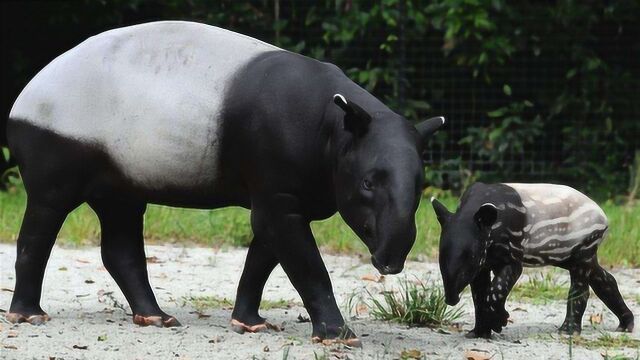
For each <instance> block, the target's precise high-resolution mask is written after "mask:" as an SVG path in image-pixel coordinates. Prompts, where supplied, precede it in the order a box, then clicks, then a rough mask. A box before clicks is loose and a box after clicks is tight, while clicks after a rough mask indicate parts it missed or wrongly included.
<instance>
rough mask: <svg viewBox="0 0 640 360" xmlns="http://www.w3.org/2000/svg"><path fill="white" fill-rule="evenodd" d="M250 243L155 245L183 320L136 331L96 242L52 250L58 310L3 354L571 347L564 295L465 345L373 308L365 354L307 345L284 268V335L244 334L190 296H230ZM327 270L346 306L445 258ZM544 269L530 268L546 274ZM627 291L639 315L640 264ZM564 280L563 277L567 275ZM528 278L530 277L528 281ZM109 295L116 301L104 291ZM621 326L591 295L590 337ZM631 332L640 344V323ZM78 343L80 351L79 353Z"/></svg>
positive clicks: (589, 354)
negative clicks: (386, 318) (389, 269)
mask: <svg viewBox="0 0 640 360" xmlns="http://www.w3.org/2000/svg"><path fill="white" fill-rule="evenodd" d="M245 254H246V250H244V249H233V250H228V251H215V250H211V249H205V248H182V247H176V246H147V256H150V257H151V256H155V257H156V258H157V260H158V261H157V262H154V263H150V264H149V273H150V276H151V283H152V286H153V287H154V289H155V292H156V295H157V297H158V301H159V302H160V305H161V307H162V308H163V309H164V310H165V311H166V312H167V313H169V314H172V315H174V316H176V317H177V318H178V320H180V321H181V322H182V324H183V326H182V327H180V328H173V329H166V328H165V329H160V328H155V327H146V328H143V327H138V326H136V325H134V324H133V323H132V322H131V317H130V316H129V315H127V313H128V312H129V308H128V306H127V305H126V302H125V301H124V297H123V296H122V294H121V293H120V291H119V289H118V288H117V286H116V285H115V282H114V281H113V280H112V279H111V278H110V276H109V274H108V273H107V271H106V270H105V269H104V267H103V266H102V263H101V261H100V251H99V249H98V248H82V249H65V248H60V247H56V248H54V251H53V254H52V256H51V259H50V261H49V265H48V267H47V273H46V277H45V284H44V291H43V301H42V306H43V308H44V309H45V310H46V311H48V313H49V315H50V316H51V317H52V319H51V321H49V322H48V323H47V324H45V325H43V326H32V325H28V324H20V325H13V324H10V323H8V322H7V321H6V320H4V317H3V316H2V320H0V342H1V345H0V358H2V359H31V358H34V359H51V358H55V359H98V358H100V359H116V358H123V359H158V358H164V359H167V358H178V359H200V358H216V359H223V358H224V359H226V358H229V359H232V358H233V359H247V358H249V359H251V358H256V359H263V358H264V359H283V355H285V354H284V352H287V351H288V354H289V358H290V359H309V358H311V359H313V358H314V354H315V355H317V356H318V357H319V358H323V357H324V358H326V359H347V358H348V359H354V358H356V359H359V358H372V359H387V358H389V359H394V358H400V354H401V352H402V351H408V350H418V351H419V352H420V354H421V356H424V357H426V358H428V359H463V358H465V352H466V351H469V350H473V351H477V352H480V353H481V354H482V353H484V354H485V355H488V356H493V359H521V358H532V359H568V358H569V350H570V349H569V346H568V345H566V344H565V343H563V342H561V341H560V340H559V336H558V335H556V329H557V327H558V326H559V325H560V324H561V322H562V320H563V318H564V314H565V303H564V301H558V302H553V303H551V304H547V305H533V304H530V303H517V302H514V301H509V302H508V303H507V310H508V311H509V312H510V313H511V318H512V320H513V323H512V324H510V325H509V326H507V327H506V328H505V329H504V331H503V333H502V334H500V335H494V339H493V340H489V341H487V340H481V339H479V340H467V339H465V338H464V337H463V333H459V332H452V333H450V334H447V333H441V332H438V331H434V330H430V329H427V328H408V327H406V326H402V325H397V324H392V323H384V322H380V321H375V320H372V319H370V318H369V317H368V316H367V315H366V314H364V315H361V316H360V317H359V318H358V319H352V320H350V321H349V322H350V324H351V327H352V328H353V330H354V331H355V332H356V333H357V334H359V335H360V336H361V339H362V341H363V345H364V347H363V349H349V348H345V347H344V346H332V347H326V346H322V345H318V344H311V341H310V335H311V325H310V324H309V323H298V322H297V321H296V318H297V317H298V315H299V314H302V315H306V312H305V310H304V308H303V307H301V306H300V305H299V304H301V301H300V298H299V296H298V295H297V293H296V292H295V290H294V289H293V287H292V286H291V284H290V283H289V281H288V279H287V278H286V276H285V274H284V273H283V271H282V270H281V269H280V268H277V269H276V271H275V272H274V273H273V274H272V276H271V278H270V280H269V282H268V284H267V287H266V289H265V293H264V296H265V298H267V299H270V300H281V299H285V300H288V301H291V302H292V303H294V304H297V305H294V306H292V307H291V308H289V309H272V310H268V311H263V312H262V315H263V316H266V317H267V318H268V319H269V320H270V321H271V322H273V323H277V324H282V323H284V326H285V329H284V331H282V332H277V333H276V332H270V333H260V334H244V335H239V334H236V333H234V332H232V331H231V330H230V328H229V326H228V323H229V320H230V316H231V310H230V309H212V310H207V311H205V313H206V314H207V315H210V317H202V318H199V317H198V315H197V314H196V313H194V308H193V306H192V304H191V303H190V302H188V301H185V298H188V297H190V296H216V297H221V298H224V297H226V298H228V299H232V300H233V298H234V297H235V290H236V286H237V283H238V280H239V277H240V273H241V270H242V265H243V263H244V257H245ZM324 259H325V262H326V264H327V267H328V268H329V269H330V271H331V277H332V280H333V286H334V290H335V293H336V297H337V299H338V303H339V304H340V305H345V306H343V307H346V302H347V300H348V299H349V298H350V296H351V295H352V294H354V292H357V291H361V290H362V289H364V288H365V287H366V288H367V289H369V290H370V291H371V292H373V293H376V292H378V291H379V290H380V289H381V288H382V286H386V287H387V288H390V287H393V286H395V285H394V283H395V282H396V281H397V280H398V279H403V278H404V277H405V276H406V277H408V278H409V279H420V280H425V281H428V280H429V279H431V280H433V281H439V278H440V276H439V273H438V267H437V264H433V263H420V262H409V263H408V264H407V267H406V268H405V271H404V272H403V274H402V275H399V276H394V277H387V279H386V280H385V282H384V285H383V284H380V283H375V282H372V281H365V280H362V279H361V278H362V276H364V275H374V274H376V272H375V270H374V268H373V267H372V266H371V265H370V264H369V263H365V262H362V261H361V260H359V259H358V258H356V257H347V256H332V255H325V256H324ZM14 260H15V245H14V244H0V272H1V273H0V287H1V288H2V290H1V291H0V309H1V310H2V312H5V311H7V310H8V308H9V303H10V301H11V295H12V292H11V289H13V286H14V279H15V278H14V277H15V272H14V270H13V263H14ZM539 271H540V270H534V272H539ZM613 274H614V276H615V277H616V279H617V280H618V283H619V284H620V286H621V291H622V293H623V295H624V296H625V299H626V300H627V302H628V304H629V305H630V307H631V308H632V309H633V311H634V313H635V314H636V317H638V315H639V314H640V305H639V304H638V302H637V301H638V299H639V298H640V270H639V269H636V270H616V271H613ZM558 276H563V277H565V278H566V274H565V273H564V272H559V273H558ZM521 281H522V280H521ZM111 291H112V292H113V298H109V296H104V295H102V296H100V295H99V294H100V293H102V292H111ZM113 299H115V300H116V301H117V302H119V303H122V304H125V309H126V312H127V313H125V311H123V310H122V309H120V308H118V307H116V306H114V302H113ZM462 304H463V306H464V309H465V310H466V315H465V316H464V317H463V319H462V325H463V328H464V330H465V331H466V330H469V329H470V328H471V327H472V325H473V324H472V323H473V306H472V303H471V299H470V295H469V294H468V293H466V294H465V295H464V297H463V301H462ZM598 313H602V314H603V315H604V321H603V322H602V324H601V325H598V326H597V327H593V326H591V325H589V322H588V318H589V316H590V315H592V314H598ZM616 326H617V319H616V318H615V317H614V316H613V314H612V313H611V312H609V311H608V310H607V309H606V307H605V306H604V304H602V302H601V301H599V300H598V299H596V298H595V296H592V297H591V300H590V301H589V305H588V308H587V312H586V313H585V319H584V331H583V336H584V337H587V338H597V337H599V336H602V335H603V334H611V335H613V336H618V333H613V332H610V330H613V329H615V327H616ZM631 336H632V337H633V338H635V339H639V338H640V335H639V332H638V330H636V331H635V332H634V333H633V334H631ZM74 347H75V348H74ZM572 351H573V358H574V359H603V355H604V354H609V355H618V354H626V355H628V356H631V357H633V358H636V357H637V356H640V355H638V354H639V352H640V350H638V349H637V348H636V349H633V348H624V349H591V350H589V349H586V348H582V347H575V346H574V347H573V349H572Z"/></svg>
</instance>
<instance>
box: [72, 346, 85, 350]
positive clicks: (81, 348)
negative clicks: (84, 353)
mask: <svg viewBox="0 0 640 360" xmlns="http://www.w3.org/2000/svg"><path fill="white" fill-rule="evenodd" d="M73 348H74V349H78V350H87V349H88V348H89V347H88V346H87V345H73Z"/></svg>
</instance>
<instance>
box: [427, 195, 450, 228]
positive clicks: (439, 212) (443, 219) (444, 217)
mask: <svg viewBox="0 0 640 360" xmlns="http://www.w3.org/2000/svg"><path fill="white" fill-rule="evenodd" d="M431 206H433V210H434V211H435V212H436V216H437V217H438V222H439V223H440V225H441V226H444V225H445V224H446V223H447V221H449V218H450V217H451V215H452V213H451V212H450V211H449V210H447V207H446V206H444V205H442V203H441V202H440V201H438V200H436V198H434V197H432V198H431Z"/></svg>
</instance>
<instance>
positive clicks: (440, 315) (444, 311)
mask: <svg viewBox="0 0 640 360" xmlns="http://www.w3.org/2000/svg"><path fill="white" fill-rule="evenodd" d="M381 295H382V296H381V297H380V296H376V295H374V294H371V293H370V292H369V291H368V290H365V294H364V297H362V296H360V297H359V299H358V301H359V303H361V304H364V305H365V306H366V307H368V309H369V314H370V315H371V316H372V317H373V318H374V319H377V320H384V321H393V322H397V323H401V324H405V325H409V326H427V327H431V328H438V327H443V326H447V325H452V324H453V323H454V322H455V321H456V320H458V319H460V317H461V316H462V315H463V314H464V312H463V310H462V308H461V307H455V308H450V307H448V306H447V304H446V303H445V301H444V294H443V292H442V290H441V287H440V286H436V285H426V284H424V283H422V282H417V283H416V282H412V281H409V280H406V279H405V280H403V281H401V282H400V287H399V289H390V290H386V289H385V290H383V291H382V293H381ZM356 297H357V295H354V296H353V297H352V301H351V302H352V303H353V299H355V298H356ZM350 307H351V306H350Z"/></svg>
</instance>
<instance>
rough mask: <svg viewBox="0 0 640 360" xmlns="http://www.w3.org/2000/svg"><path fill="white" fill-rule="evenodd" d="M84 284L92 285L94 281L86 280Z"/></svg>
mask: <svg viewBox="0 0 640 360" xmlns="http://www.w3.org/2000/svg"><path fill="white" fill-rule="evenodd" d="M84 283H85V284H93V283H95V281H93V280H91V279H87V280H85V281H84Z"/></svg>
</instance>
